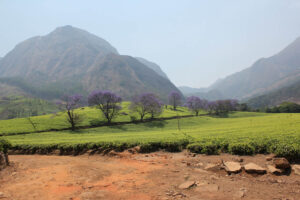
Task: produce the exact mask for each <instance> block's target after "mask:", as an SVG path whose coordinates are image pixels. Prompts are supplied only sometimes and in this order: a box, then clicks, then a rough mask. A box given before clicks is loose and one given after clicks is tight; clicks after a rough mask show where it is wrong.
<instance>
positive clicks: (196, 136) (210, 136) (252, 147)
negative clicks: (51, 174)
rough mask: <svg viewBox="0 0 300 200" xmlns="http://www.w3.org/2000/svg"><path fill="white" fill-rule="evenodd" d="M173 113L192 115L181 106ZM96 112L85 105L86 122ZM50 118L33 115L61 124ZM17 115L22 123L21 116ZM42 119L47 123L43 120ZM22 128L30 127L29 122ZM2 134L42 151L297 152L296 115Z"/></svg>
mask: <svg viewBox="0 0 300 200" xmlns="http://www.w3.org/2000/svg"><path fill="white" fill-rule="evenodd" d="M178 113H179V114H181V115H183V114H186V115H187V114H191V113H189V112H188V111H186V110H185V111H179V112H178ZM97 114H98V113H97V111H96V110H93V109H90V108H88V109H87V108H86V115H87V119H86V120H85V123H86V124H87V123H88V121H89V120H95V118H93V116H94V115H95V116H97ZM98 115H99V114H98ZM172 115H176V112H175V111H171V110H167V111H165V113H164V114H163V116H172ZM49 117H50V116H42V117H37V118H35V119H36V120H37V121H39V122H40V125H39V126H40V127H43V128H44V129H46V128H52V126H53V124H55V127H56V128H58V127H65V126H66V125H65V124H64V123H63V120H60V117H56V118H53V120H49ZM47 118H48V120H47ZM18 120H19V121H18V122H21V120H22V122H24V124H26V123H25V122H26V120H25V119H18ZM118 120H119V121H122V120H123V121H125V120H129V116H127V115H126V116H121V117H120V118H119V119H118ZM46 121H50V123H49V124H47V123H46ZM8 122H9V123H11V121H9V120H8V121H5V123H8ZM1 123H3V121H1ZM42 125H43V126H42ZM6 127H7V126H6ZM14 128H15V129H16V128H17V127H15V126H12V127H11V131H12V130H14ZM21 130H22V129H21V128H20V131H21ZM27 130H30V126H28V128H27ZM2 131H3V130H2ZM4 138H6V139H7V140H9V141H10V142H11V143H12V145H13V148H14V149H19V150H28V151H29V152H35V151H39V152H41V151H42V152H44V153H47V152H51V151H52V150H53V149H60V150H61V151H72V152H73V153H74V154H76V153H79V152H81V151H84V150H87V149H93V150H95V151H103V150H104V149H115V150H120V151H121V150H124V149H126V148H130V147H133V146H137V145H138V146H140V147H141V151H142V152H149V151H155V150H158V149H165V150H168V151H180V150H181V149H183V148H188V149H189V150H190V151H192V152H196V153H205V154H218V153H220V152H227V153H232V154H238V155H252V154H256V153H275V154H277V155H280V156H286V157H289V158H291V159H297V158H299V156H300V114H266V113H254V112H234V113H231V114H229V116H228V117H225V118H220V117H212V116H198V117H195V116H194V117H187V118H179V119H170V120H158V121H152V122H145V123H138V124H135V123H132V124H124V125H113V126H102V127H96V128H89V129H81V130H78V131H75V132H74V131H71V130H62V131H49V132H41V133H30V134H22V135H7V136H4Z"/></svg>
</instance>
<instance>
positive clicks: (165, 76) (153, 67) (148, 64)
mask: <svg viewBox="0 0 300 200" xmlns="http://www.w3.org/2000/svg"><path fill="white" fill-rule="evenodd" d="M135 58H136V59H137V60H138V61H140V62H141V63H143V64H144V65H146V66H147V67H149V68H150V69H153V70H154V71H155V72H156V73H158V74H159V75H160V76H162V77H164V78H166V79H169V78H168V76H167V74H166V73H165V72H163V71H162V70H161V68H160V66H159V65H157V64H156V63H154V62H150V61H148V60H146V59H145V58H140V57H135Z"/></svg>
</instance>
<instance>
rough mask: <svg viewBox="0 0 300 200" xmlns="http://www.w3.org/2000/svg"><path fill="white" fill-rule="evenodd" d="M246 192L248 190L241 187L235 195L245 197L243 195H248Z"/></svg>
mask: <svg viewBox="0 0 300 200" xmlns="http://www.w3.org/2000/svg"><path fill="white" fill-rule="evenodd" d="M246 192H247V190H246V189H245V188H241V189H240V190H239V191H237V192H236V193H235V196H236V197H237V198H243V197H245V196H246Z"/></svg>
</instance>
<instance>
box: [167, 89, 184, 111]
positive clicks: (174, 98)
mask: <svg viewBox="0 0 300 200" xmlns="http://www.w3.org/2000/svg"><path fill="white" fill-rule="evenodd" d="M169 104H170V105H172V106H173V110H176V109H177V106H179V105H180V104H181V95H180V93H179V92H176V91H173V92H171V93H170V94H169Z"/></svg>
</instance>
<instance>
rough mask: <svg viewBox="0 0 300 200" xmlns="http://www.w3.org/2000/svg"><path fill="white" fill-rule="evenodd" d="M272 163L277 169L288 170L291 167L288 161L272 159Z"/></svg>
mask: <svg viewBox="0 0 300 200" xmlns="http://www.w3.org/2000/svg"><path fill="white" fill-rule="evenodd" d="M273 163H274V165H275V167H276V168H278V169H289V168H290V167H291V165H290V163H289V161H288V160H287V159H285V158H274V159H273Z"/></svg>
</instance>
